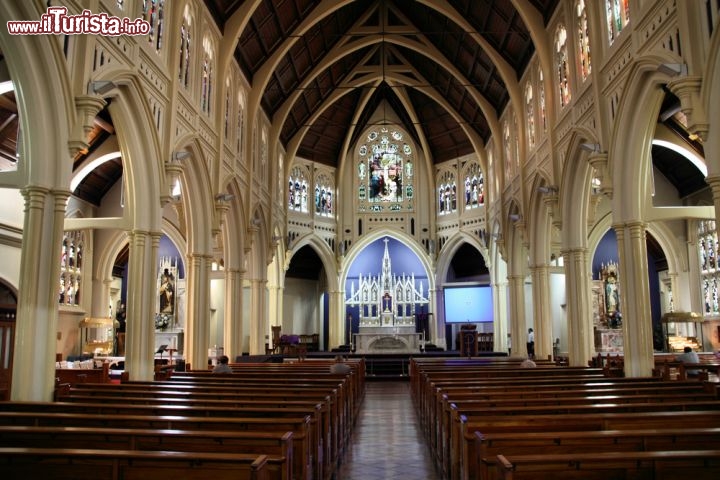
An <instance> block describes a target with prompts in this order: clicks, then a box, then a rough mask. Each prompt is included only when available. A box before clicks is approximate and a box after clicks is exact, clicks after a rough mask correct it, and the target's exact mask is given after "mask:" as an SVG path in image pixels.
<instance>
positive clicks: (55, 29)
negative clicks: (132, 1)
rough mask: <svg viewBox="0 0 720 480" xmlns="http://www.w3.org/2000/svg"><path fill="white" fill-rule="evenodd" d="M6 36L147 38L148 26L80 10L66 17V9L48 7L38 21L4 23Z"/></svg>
mask: <svg viewBox="0 0 720 480" xmlns="http://www.w3.org/2000/svg"><path fill="white" fill-rule="evenodd" d="M7 29H8V33H9V34H10V35H82V34H91V35H109V36H118V35H147V34H148V33H150V23H149V22H147V21H145V20H143V19H141V18H136V19H135V20H130V19H129V18H119V17H114V16H111V15H108V14H107V13H92V12H91V11H90V10H83V11H82V13H81V14H79V15H68V10H67V7H48V9H47V13H44V14H43V15H41V16H40V20H11V21H8V22H7Z"/></svg>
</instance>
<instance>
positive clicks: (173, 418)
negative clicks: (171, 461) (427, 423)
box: [0, 404, 318, 479]
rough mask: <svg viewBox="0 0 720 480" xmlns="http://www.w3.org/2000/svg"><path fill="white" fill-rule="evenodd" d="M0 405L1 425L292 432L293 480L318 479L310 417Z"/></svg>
mask: <svg viewBox="0 0 720 480" xmlns="http://www.w3.org/2000/svg"><path fill="white" fill-rule="evenodd" d="M5 405H6V404H3V405H2V406H0V425H17V426H21V425H24V426H64V427H97V428H132V429H146V430H148V429H153V430H183V431H185V430H199V431H204V432H207V431H213V432H221V431H229V432H254V433H257V432H278V433H285V432H288V431H290V432H292V433H293V436H292V442H293V478H299V479H314V478H318V472H316V471H315V470H314V465H315V462H314V460H313V453H312V449H311V443H310V416H309V415H303V416H298V417H295V418H292V417H289V418H258V417H255V418H238V417H187V416H181V415H168V416H153V415H108V414H105V413H101V414H97V413H96V414H86V413H67V412H59V413H58V412H48V411H43V410H42V409H40V410H38V411H28V412H16V411H6V410H3V409H2V407H4V406H5Z"/></svg>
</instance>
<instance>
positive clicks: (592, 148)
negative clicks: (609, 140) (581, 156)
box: [580, 143, 602, 153]
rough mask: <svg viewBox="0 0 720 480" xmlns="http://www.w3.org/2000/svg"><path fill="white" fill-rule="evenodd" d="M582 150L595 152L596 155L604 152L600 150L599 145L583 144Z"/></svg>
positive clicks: (581, 145)
mask: <svg viewBox="0 0 720 480" xmlns="http://www.w3.org/2000/svg"><path fill="white" fill-rule="evenodd" d="M580 149H582V150H585V151H586V152H594V153H600V152H601V151H602V150H601V149H600V144H599V143H581V144H580Z"/></svg>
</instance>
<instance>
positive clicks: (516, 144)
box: [512, 112, 520, 174]
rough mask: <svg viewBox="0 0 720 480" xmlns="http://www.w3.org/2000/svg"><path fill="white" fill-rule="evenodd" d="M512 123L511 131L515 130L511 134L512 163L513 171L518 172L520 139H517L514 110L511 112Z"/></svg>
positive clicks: (516, 122)
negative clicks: (513, 163) (513, 160)
mask: <svg viewBox="0 0 720 480" xmlns="http://www.w3.org/2000/svg"><path fill="white" fill-rule="evenodd" d="M512 123H513V132H515V135H513V158H514V159H515V165H513V168H514V170H513V173H514V174H518V173H520V141H519V140H518V138H519V137H520V135H518V121H517V115H515V112H513V114H512Z"/></svg>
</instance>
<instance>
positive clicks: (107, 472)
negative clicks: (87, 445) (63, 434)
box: [0, 447, 279, 480]
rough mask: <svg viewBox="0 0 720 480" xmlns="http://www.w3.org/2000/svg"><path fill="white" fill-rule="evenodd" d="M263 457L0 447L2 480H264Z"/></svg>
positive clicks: (267, 472) (266, 467)
mask: <svg viewBox="0 0 720 480" xmlns="http://www.w3.org/2000/svg"><path fill="white" fill-rule="evenodd" d="M270 470H271V468H270V465H269V464H268V459H267V457H266V456H265V455H253V454H239V453H238V454H229V453H208V452H166V451H138V450H98V449H72V448H12V447H4V448H0V472H2V477H3V479H4V480H27V479H30V478H33V479H34V478H68V479H70V478H72V479H74V480H97V479H98V478H117V479H120V478H124V479H141V478H143V479H145V478H209V479H210V478H211V479H213V480H270V479H273V478H279V477H277V476H273V475H272V474H271V471H270Z"/></svg>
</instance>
